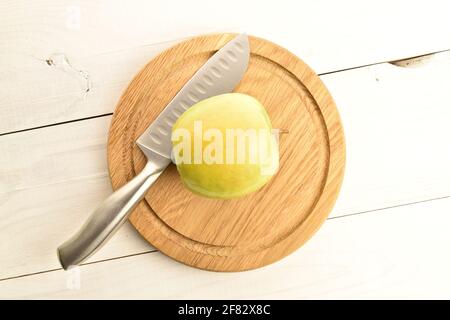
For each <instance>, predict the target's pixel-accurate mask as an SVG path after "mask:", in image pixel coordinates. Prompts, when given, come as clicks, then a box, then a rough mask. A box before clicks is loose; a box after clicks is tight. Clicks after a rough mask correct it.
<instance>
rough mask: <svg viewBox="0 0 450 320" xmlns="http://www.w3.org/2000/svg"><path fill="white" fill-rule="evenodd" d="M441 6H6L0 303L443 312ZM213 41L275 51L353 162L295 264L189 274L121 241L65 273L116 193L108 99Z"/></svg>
mask: <svg viewBox="0 0 450 320" xmlns="http://www.w3.org/2000/svg"><path fill="white" fill-rule="evenodd" d="M449 8H450V7H449V4H448V1H415V2H413V1H380V0H377V1H372V2H365V1H357V0H354V1H353V0H348V1H280V0H279V1H261V0H258V1H241V0H227V1H224V2H222V3H220V4H219V3H218V2H216V1H181V0H180V1H175V0H169V1H167V0H166V1H144V0H142V1H133V2H131V1H118V0H117V1H116V0H115V1H72V0H64V1H61V0H58V1H56V0H43V1H32V0H22V1H18V0H14V1H12V0H4V1H2V2H1V3H0V134H1V136H0V297H1V298H275V299H279V298H289V299H300V298H450V275H449V272H448V270H450V253H449V246H450V169H449V164H450V142H449V139H450V53H449V51H446V50H449V49H450V19H449V18H448V13H449V12H450V10H449ZM222 31H231V32H241V31H245V32H247V33H249V34H253V35H257V36H259V37H263V38H266V39H268V40H271V41H273V42H276V43H278V44H280V45H282V46H284V47H285V48H287V49H288V50H290V51H292V52H293V53H295V54H296V55H298V56H299V57H301V58H302V59H303V60H304V61H306V62H307V63H308V64H309V65H310V66H311V67H312V68H313V69H315V70H316V72H317V73H319V74H320V75H321V78H322V80H323V81H324V82H325V84H326V85H327V87H328V88H329V90H330V91H331V93H332V95H333V96H334V98H335V100H336V103H337V105H338V107H339V111H340V113H341V116H342V120H343V123H344V128H345V133H346V140H347V151H348V154H347V159H348V160H347V168H346V176H345V181H344V185H343V188H342V191H341V194H340V197H339V199H338V202H337V204H336V206H335V208H334V210H333V212H332V213H331V215H330V219H329V220H328V221H327V222H326V223H325V225H324V226H323V228H322V229H321V230H320V231H319V232H318V233H317V234H316V235H315V236H314V237H313V239H312V240H310V241H309V242H308V243H307V244H306V245H305V246H304V247H302V248H301V249H299V250H298V251H297V252H295V253H294V254H292V255H290V256H289V257H287V258H285V259H284V260H282V261H280V262H278V263H275V264H273V265H270V266H267V267H265V268H262V269H259V270H255V271H249V272H243V273H213V272H207V271H201V270H197V269H193V268H190V267H187V266H184V265H182V264H180V263H177V262H175V261H173V260H171V259H169V258H167V257H165V256H163V255H162V254H161V253H159V252H158V251H156V250H155V249H154V248H152V247H151V246H150V245H149V244H147V243H146V242H145V241H144V240H143V239H141V238H140V236H139V235H138V234H137V233H136V232H135V231H134V230H133V228H132V227H131V226H130V225H125V226H124V227H123V228H122V229H121V230H120V231H119V232H118V234H117V235H116V236H115V237H114V238H113V239H112V240H111V241H110V242H109V243H108V244H107V245H106V246H105V247H104V249H103V250H101V251H100V252H98V253H97V254H95V256H93V257H92V258H91V259H90V261H89V262H88V263H86V264H85V265H83V266H82V267H80V268H79V269H77V270H75V271H72V272H65V271H63V270H62V269H61V268H60V266H59V263H58V261H57V258H56V254H55V249H56V247H57V246H58V245H59V244H60V243H61V242H62V241H64V240H65V239H66V238H67V236H68V235H70V234H72V233H73V232H74V231H75V230H76V229H77V228H78V227H79V225H80V223H81V222H82V221H84V219H85V218H86V217H87V216H88V214H89V213H90V211H92V209H93V208H94V207H95V206H96V205H97V204H98V203H99V202H100V201H101V200H102V199H104V198H105V197H106V196H107V195H108V194H110V193H111V191H112V190H111V187H110V184H109V178H108V174H107V165H106V149H105V147H106V139H107V130H108V126H109V123H110V120H111V114H112V112H113V110H114V107H115V104H116V102H117V100H118V98H119V96H120V94H121V92H122V91H123V90H124V89H125V87H126V86H127V83H128V82H129V81H130V79H131V78H132V77H133V75H134V74H135V73H136V72H137V71H138V70H139V69H140V68H141V67H142V66H143V65H144V64H145V63H146V62H147V61H148V60H149V59H151V58H152V57H153V56H154V55H156V54H157V53H158V52H160V51H161V50H163V49H164V48H167V47H169V46H171V45H173V44H175V43H177V42H179V41H180V40H181V39H185V38H187V37H190V36H193V35H198V34H202V33H211V32H222ZM436 52H438V53H436ZM433 53H434V54H433ZM425 54H431V55H429V56H427V57H425V58H418V59H412V60H406V61H403V63H401V62H400V63H392V61H394V60H404V59H407V58H410V57H414V56H419V55H425ZM389 61H391V62H389Z"/></svg>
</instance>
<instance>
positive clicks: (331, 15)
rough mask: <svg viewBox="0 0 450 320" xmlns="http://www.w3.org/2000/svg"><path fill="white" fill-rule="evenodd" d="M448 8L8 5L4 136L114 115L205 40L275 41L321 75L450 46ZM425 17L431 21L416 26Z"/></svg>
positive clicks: (0, 35) (178, 0)
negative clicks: (128, 96)
mask: <svg viewBox="0 0 450 320" xmlns="http://www.w3.org/2000/svg"><path fill="white" fill-rule="evenodd" d="M446 6H447V4H446V2H445V1H438V0H435V1H427V2H426V3H424V2H423V1H415V2H414V1H413V2H411V1H396V2H395V3H392V1H388V0H383V1H376V2H375V1H374V2H373V4H372V5H369V4H367V3H362V2H361V1H357V0H346V1H344V2H342V1H340V2H336V1H331V0H330V1H314V2H311V1H295V2H293V1H278V2H277V5H274V4H273V2H272V1H261V0H258V1H256V0H254V1H239V0H230V1H227V3H226V5H224V6H221V7H220V10H217V5H216V4H215V3H213V2H211V1H207V0H202V1H198V2H196V5H193V4H192V3H190V2H186V1H182V0H172V1H159V2H157V3H155V2H148V1H144V0H139V1H135V2H133V5H132V6H130V5H129V4H124V3H123V2H122V1H119V0H113V1H108V3H102V2H100V3H98V2H94V3H93V2H92V1H78V2H76V3H73V2H72V1H69V0H64V1H56V0H44V1H39V2H36V1H30V0H21V1H3V2H2V3H1V5H0V12H1V13H2V14H1V19H0V39H2V41H1V43H0V52H1V53H0V69H1V70H2V73H1V75H0V90H1V91H0V93H1V94H0V134H1V133H6V132H11V131H17V130H23V129H27V128H32V127H38V126H43V125H47V124H52V123H59V122H63V121H68V120H73V119H79V118H85V117H91V116H95V115H99V114H104V113H108V112H112V110H113V109H114V106H115V103H116V101H117V99H118V97H119V96H120V93H121V92H122V91H123V90H124V88H125V87H126V84H127V83H128V82H129V81H130V79H131V78H132V76H133V75H134V74H135V73H136V72H137V71H138V70H139V69H140V68H141V66H143V65H144V64H145V63H146V62H147V61H148V60H149V59H151V58H152V57H153V56H154V55H155V54H157V53H158V52H160V51H161V50H163V49H164V48H166V47H168V46H170V45H171V44H173V43H175V42H177V41H179V40H180V39H182V38H186V37H189V36H193V35H198V34H201V33H210V32H218V31H232V32H241V31H245V32H248V33H249V34H254V35H257V36H260V37H263V38H267V39H269V40H271V41H274V42H276V43H278V44H280V45H282V46H284V47H286V48H287V49H289V50H290V51H292V52H293V53H294V54H297V55H298V56H300V57H301V58H302V59H303V60H305V61H306V62H307V63H308V64H309V65H310V66H312V68H313V69H315V70H316V72H318V73H323V72H329V71H333V70H338V69H345V68H350V67H354V66H361V65H366V64H370V63H374V62H382V61H388V60H395V59H400V58H404V57H409V56H415V55H420V54H424V53H428V52H434V51H438V50H444V49H449V48H450V40H449V39H450V21H449V19H447V16H446V14H447V10H446V9H447V7H446ZM174 8H175V9H176V10H174ZM255 8H256V10H255ZM405 11H407V14H405ZM400 17H401V19H400ZM423 17H432V19H427V22H426V23H417V21H423ZM400 20H401V23H399V21H400ZM80 71H82V72H81V73H80ZM87 76H89V81H87V80H86V77H87ZM88 82H89V83H88ZM88 88H89V89H90V90H89V91H88V92H86V90H87V89H88Z"/></svg>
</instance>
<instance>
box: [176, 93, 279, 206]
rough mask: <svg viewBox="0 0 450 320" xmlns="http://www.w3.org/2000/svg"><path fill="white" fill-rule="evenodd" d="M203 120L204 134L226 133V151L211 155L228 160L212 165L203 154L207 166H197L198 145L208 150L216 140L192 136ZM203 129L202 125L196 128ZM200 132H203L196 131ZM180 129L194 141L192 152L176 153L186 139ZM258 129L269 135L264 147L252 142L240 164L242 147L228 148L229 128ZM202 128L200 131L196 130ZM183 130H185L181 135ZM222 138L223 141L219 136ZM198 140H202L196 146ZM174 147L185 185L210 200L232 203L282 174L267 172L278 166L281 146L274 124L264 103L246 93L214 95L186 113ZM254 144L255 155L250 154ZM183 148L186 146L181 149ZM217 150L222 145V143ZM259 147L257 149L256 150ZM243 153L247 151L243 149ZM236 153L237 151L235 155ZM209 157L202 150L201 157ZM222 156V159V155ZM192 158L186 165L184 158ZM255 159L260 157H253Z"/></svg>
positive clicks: (178, 124) (190, 143) (265, 136)
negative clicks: (262, 151)
mask: <svg viewBox="0 0 450 320" xmlns="http://www.w3.org/2000/svg"><path fill="white" fill-rule="evenodd" d="M200 122H201V128H202V132H203V133H206V132H207V131H208V130H209V129H212V130H215V132H216V133H217V134H219V133H221V134H222V139H220V141H219V139H216V140H217V141H216V143H218V145H219V146H220V143H219V142H221V143H222V146H223V151H222V152H221V153H220V152H219V153H218V152H217V150H219V149H217V150H216V151H215V152H211V153H209V154H211V155H212V156H218V157H217V158H215V159H216V160H217V159H223V161H222V162H220V163H218V162H219V161H215V162H214V161H213V162H212V163H211V158H209V159H210V160H209V163H208V161H207V160H206V159H208V158H207V157H205V156H203V157H202V159H201V162H199V161H197V162H196V163H195V162H194V154H196V153H195V152H196V151H195V147H196V146H197V147H198V146H201V147H202V150H203V151H204V150H207V148H208V147H207V146H208V144H209V145H211V141H212V139H211V137H210V139H209V140H206V139H204V137H206V135H205V136H203V135H200V137H201V140H200V142H199V140H195V138H192V137H194V136H195V133H197V134H198V132H199V131H198V128H199V127H198V124H199V123H200ZM196 126H197V127H196ZM196 128H197V129H196ZM178 129H182V130H184V132H189V135H190V136H191V139H190V140H189V139H186V141H185V142H186V144H185V147H186V146H190V148H191V151H190V157H189V156H187V155H188V154H189V153H186V154H185V153H184V151H182V152H175V148H176V145H177V144H179V143H180V142H181V141H182V140H183V139H181V138H180V136H179V135H177V134H176V132H177V130H178ZM229 129H232V130H236V129H238V130H248V129H251V130H254V131H257V132H267V134H263V135H262V136H261V137H262V138H261V139H260V140H258V141H260V142H261V143H257V144H255V143H253V144H251V143H249V140H246V141H247V142H246V143H248V144H247V145H246V146H248V148H247V147H246V148H245V149H244V150H245V151H244V154H245V156H244V161H241V162H239V163H237V161H236V159H237V154H238V147H237V145H238V143H237V140H234V145H233V146H229V145H227V141H226V140H227V132H229V131H227V130H229ZM260 129H262V130H260ZM196 130H197V131H196ZM178 132H180V131H178ZM216 138H217V137H216ZM194 141H197V142H194ZM172 144H173V146H174V149H173V150H174V152H173V155H172V156H173V160H174V162H175V163H176V164H177V170H178V172H179V174H180V177H181V180H182V182H183V184H184V185H185V186H186V187H187V188H188V189H189V190H190V191H192V192H194V193H195V194H198V195H201V196H206V197H209V198H219V199H232V198H238V197H242V196H245V195H247V194H249V193H252V192H255V191H257V190H258V189H260V188H262V187H263V186H264V185H265V184H266V183H267V182H268V181H269V180H270V179H271V178H272V176H273V174H274V173H275V171H276V170H267V168H268V167H271V168H274V166H275V167H276V168H277V167H278V144H277V140H276V139H275V136H274V135H273V134H272V125H271V122H270V118H269V116H268V114H267V112H266V110H265V109H264V107H263V105H262V104H261V103H260V102H259V101H258V100H256V99H255V98H253V97H251V96H249V95H246V94H242V93H227V94H222V95H218V96H214V97H211V98H208V99H205V100H202V101H200V102H198V103H196V104H195V105H193V106H192V107H190V108H189V109H188V110H187V111H185V112H184V113H183V114H182V115H181V116H180V117H179V118H178V120H177V121H176V122H175V124H174V125H173V128H172ZM250 145H252V146H253V149H252V150H253V151H250V148H251V147H250ZM260 145H261V146H262V145H265V146H266V149H264V150H266V151H265V152H266V153H264V154H265V156H260V157H257V158H256V161H255V160H253V161H251V160H250V159H251V157H250V153H251V152H254V153H253V154H260V153H258V152H259V149H258V148H260V147H259V146H260ZM179 146H180V145H179ZM216 146H217V145H216ZM255 146H257V147H255ZM240 150H241V154H243V153H242V149H240ZM227 152H231V154H232V155H233V154H234V155H235V156H234V157H232V156H230V158H229V159H234V162H233V161H231V160H230V161H227V158H226V156H227ZM233 152H234V153H233ZM199 154H203V153H202V152H200V153H197V155H199ZM220 154H222V157H220V156H219V155H220ZM183 155H186V158H184V159H185V160H186V159H190V160H191V161H190V163H186V162H188V161H184V163H183V162H182V161H181V159H182V156H183ZM253 159H255V158H253Z"/></svg>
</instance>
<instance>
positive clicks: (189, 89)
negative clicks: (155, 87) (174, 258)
mask: <svg viewBox="0 0 450 320" xmlns="http://www.w3.org/2000/svg"><path fill="white" fill-rule="evenodd" d="M249 57H250V48H249V42H248V37H247V35H245V34H240V35H238V36H236V37H235V38H234V39H232V40H231V41H229V42H228V43H227V44H225V46H223V47H222V48H221V49H220V50H219V51H217V52H216V53H215V54H214V55H213V56H212V57H211V58H210V59H208V61H207V62H206V63H205V64H204V65H203V66H202V67H201V68H200V69H199V70H198V71H197V72H196V73H195V74H194V76H193V77H192V78H191V79H190V80H189V81H188V82H187V83H186V84H185V85H184V86H183V88H182V89H181V90H180V91H179V92H178V93H177V94H176V95H175V97H174V98H173V99H172V100H171V101H170V103H169V104H168V105H167V106H166V107H165V108H164V110H163V111H162V112H161V114H160V115H159V116H158V117H157V118H156V120H155V121H154V122H153V123H152V124H150V126H149V127H148V128H147V129H146V130H145V132H144V133H143V134H142V135H141V136H140V137H139V138H138V140H137V141H136V143H137V144H138V146H139V148H140V149H141V150H142V152H143V153H144V154H145V156H146V157H147V164H146V166H145V167H144V169H143V170H142V171H141V172H140V173H139V174H138V175H136V176H135V177H134V178H133V179H132V180H130V181H129V182H128V183H127V184H126V185H124V186H123V187H121V188H120V189H118V190H117V191H115V192H114V193H113V194H112V195H110V196H109V197H108V198H107V199H106V200H105V201H104V202H103V203H102V204H101V205H100V206H99V207H98V208H97V209H96V210H95V211H94V212H93V213H92V214H91V216H90V217H89V218H88V220H87V221H86V222H85V224H84V225H83V226H82V227H81V229H80V230H79V231H78V232H77V233H76V234H75V235H74V236H73V237H71V238H70V239H69V240H67V241H66V242H65V243H63V244H62V245H61V246H60V247H59V248H58V257H59V261H60V262H61V265H62V266H63V268H64V269H67V268H68V267H70V266H72V265H78V264H80V263H82V262H83V261H84V260H86V259H87V258H88V257H89V256H91V255H92V254H93V253H94V252H95V251H96V250H98V249H99V248H100V247H101V246H102V245H103V244H104V243H105V242H106V241H107V240H108V239H109V238H110V237H111V236H112V235H113V234H114V232H115V231H117V229H118V228H119V227H120V226H121V224H122V223H123V222H125V221H126V219H127V218H128V216H129V214H130V213H131V211H132V210H133V208H134V207H135V206H136V205H137V204H138V203H139V201H140V200H141V199H142V198H143V197H144V195H145V193H146V191H147V190H148V189H149V188H150V186H151V185H152V184H153V183H154V182H155V181H156V179H157V178H158V177H159V176H160V174H161V173H162V172H163V171H164V169H165V168H166V167H167V166H168V165H169V164H170V162H171V160H170V158H171V151H172V142H171V131H172V126H173V124H174V123H175V121H176V120H177V119H178V117H179V116H180V115H181V114H182V113H183V112H184V111H186V110H187V109H188V108H189V107H190V106H192V105H193V104H195V103H196V102H198V101H200V100H203V99H206V98H209V97H212V96H215V95H219V94H223V93H228V92H231V91H232V90H233V89H234V88H235V87H236V85H237V84H238V83H239V82H240V81H241V79H242V76H243V75H244V73H245V71H246V70H247V66H248V62H249Z"/></svg>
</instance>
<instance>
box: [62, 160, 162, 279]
mask: <svg viewBox="0 0 450 320" xmlns="http://www.w3.org/2000/svg"><path fill="white" fill-rule="evenodd" d="M162 171H163V170H161V169H160V168H157V167H155V166H154V165H153V164H152V163H151V162H147V164H146V166H145V167H144V169H143V170H142V171H141V172H140V173H139V174H138V175H136V176H135V177H134V178H133V179H132V180H130V181H129V182H128V183H127V184H126V185H124V186H122V187H121V188H120V189H118V190H117V191H115V192H114V193H113V194H112V195H110V196H109V197H108V198H107V199H106V200H105V201H104V202H103V203H102V204H101V205H100V206H99V207H98V208H97V209H96V210H95V211H94V212H93V213H92V214H91V215H90V217H89V218H88V219H87V221H86V222H85V223H84V225H83V226H82V227H81V229H80V230H79V231H78V232H77V233H76V234H75V235H73V236H72V237H71V238H70V239H69V240H67V241H66V242H64V243H63V244H62V245H61V246H59V247H58V249H57V251H58V258H59V261H60V263H61V265H62V267H63V268H64V269H65V270H67V269H68V268H69V267H70V266H73V265H79V264H81V263H82V262H83V261H84V260H86V259H87V258H88V257H90V256H91V255H92V254H94V253H95V252H96V251H97V250H98V249H100V247H101V246H102V245H103V244H105V243H106V241H108V239H109V238H110V237H111V236H112V235H113V234H114V232H116V231H117V229H119V227H120V226H121V225H122V224H123V223H124V222H125V221H126V220H127V218H128V216H129V215H130V213H131V211H132V210H133V208H134V207H135V206H136V205H137V204H138V203H139V201H140V200H142V198H143V197H144V195H145V193H146V192H147V190H148V189H149V188H150V186H151V185H152V184H153V183H154V182H155V181H156V179H157V178H158V177H159V175H160V174H161V173H162Z"/></svg>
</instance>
